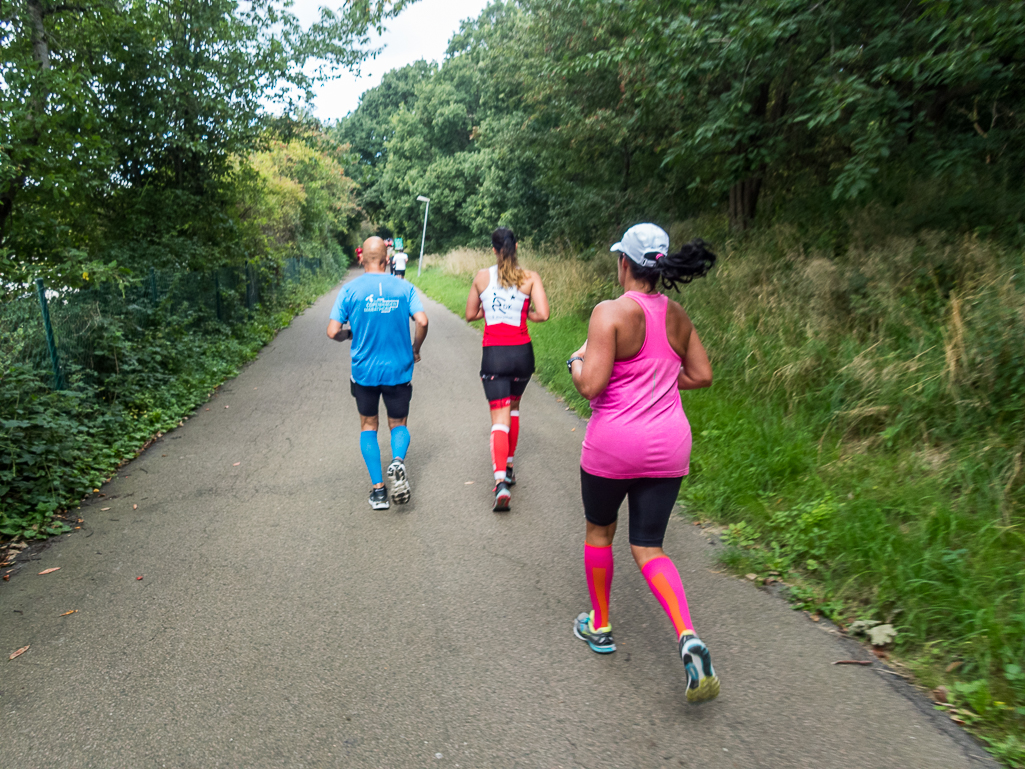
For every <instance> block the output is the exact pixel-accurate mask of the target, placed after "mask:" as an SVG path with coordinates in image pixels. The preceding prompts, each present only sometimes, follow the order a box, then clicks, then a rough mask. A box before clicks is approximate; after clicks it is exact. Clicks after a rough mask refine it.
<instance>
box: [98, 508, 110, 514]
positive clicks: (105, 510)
mask: <svg viewBox="0 0 1025 769" xmlns="http://www.w3.org/2000/svg"><path fill="white" fill-rule="evenodd" d="M108 510H110V508H109V507H101V508H100V512H101V513H105V512H107V511H108Z"/></svg>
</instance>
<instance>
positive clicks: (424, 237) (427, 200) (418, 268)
mask: <svg viewBox="0 0 1025 769" xmlns="http://www.w3.org/2000/svg"><path fill="white" fill-rule="evenodd" d="M416 199H417V200H419V201H420V202H421V203H426V204H427V205H426V207H425V208H424V231H423V234H422V235H421V236H420V261H418V262H417V263H416V275H417V277H420V271H421V270H422V269H423V266H424V242H425V241H426V240H427V212H428V211H430V210H431V199H430V198H425V197H424V196H423V195H417V196H416Z"/></svg>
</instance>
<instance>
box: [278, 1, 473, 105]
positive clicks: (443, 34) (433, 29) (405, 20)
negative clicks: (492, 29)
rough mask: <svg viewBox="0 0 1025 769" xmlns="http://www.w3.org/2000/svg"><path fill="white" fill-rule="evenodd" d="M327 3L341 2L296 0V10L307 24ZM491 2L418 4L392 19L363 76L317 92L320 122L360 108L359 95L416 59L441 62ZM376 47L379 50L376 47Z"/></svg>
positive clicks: (348, 77) (344, 79)
mask: <svg viewBox="0 0 1025 769" xmlns="http://www.w3.org/2000/svg"><path fill="white" fill-rule="evenodd" d="M323 5H330V6H331V7H337V6H339V5H340V3H339V2H338V0H333V1H332V0H327V1H325V0H295V5H294V6H293V7H292V9H291V10H292V12H293V13H295V15H296V16H298V17H299V18H300V20H302V21H303V23H305V24H309V23H311V22H313V21H315V20H316V19H318V18H319V16H320V13H319V8H320V7H321V6H323ZM486 5H487V0H419V2H417V3H415V4H413V5H412V6H410V7H409V8H407V9H406V10H405V11H403V12H402V14H401V15H400V16H399V17H398V18H397V19H393V20H392V21H391V22H390V24H389V26H388V28H387V29H386V30H385V33H384V35H383V36H382V37H381V38H380V44H381V45H383V46H384V50H383V51H382V52H381V54H380V55H379V56H378V57H377V58H376V59H372V60H370V61H368V62H366V63H365V64H364V65H363V71H362V73H361V76H360V77H358V78H357V77H354V76H353V75H350V74H349V73H347V72H346V73H344V74H343V75H342V77H340V78H338V79H337V80H332V81H330V82H328V83H325V84H323V85H322V86H320V88H318V89H317V99H316V102H315V105H314V112H315V114H316V116H317V117H319V118H320V119H321V120H337V119H338V118H341V117H345V116H346V115H347V114H348V113H350V112H351V111H352V110H354V109H356V107H358V106H359V97H360V95H361V94H362V93H363V92H364V91H366V90H367V89H369V88H373V87H374V86H376V85H379V84H380V82H381V77H382V76H383V75H384V73H385V72H388V71H389V70H393V69H395V68H396V67H404V66H405V65H407V64H411V63H412V62H414V61H417V60H418V59H426V60H427V61H437V62H440V61H441V60H442V59H443V58H444V57H445V49H446V48H447V47H448V40H449V38H450V37H452V35H453V34H454V33H455V32H456V31H457V30H458V29H459V22H461V21H462V20H463V19H468V18H476V17H477V16H479V15H480V12H481V11H483V10H484V7H485V6H486ZM374 47H378V46H377V45H376V44H375V46H374Z"/></svg>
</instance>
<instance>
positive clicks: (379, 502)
mask: <svg viewBox="0 0 1025 769" xmlns="http://www.w3.org/2000/svg"><path fill="white" fill-rule="evenodd" d="M370 506H371V507H372V508H374V510H387V509H388V508H389V507H391V505H390V504H388V489H386V488H384V486H382V487H381V488H379V489H371V490H370Z"/></svg>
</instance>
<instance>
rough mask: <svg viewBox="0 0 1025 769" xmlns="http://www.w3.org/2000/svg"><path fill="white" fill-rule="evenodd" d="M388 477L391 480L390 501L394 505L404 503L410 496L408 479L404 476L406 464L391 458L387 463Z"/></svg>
mask: <svg viewBox="0 0 1025 769" xmlns="http://www.w3.org/2000/svg"><path fill="white" fill-rule="evenodd" d="M388 479H389V480H390V481H391V501H392V502H394V503H395V504H396V505H404V504H406V503H407V502H408V501H409V498H410V496H411V494H410V491H409V479H408V478H407V477H406V465H405V464H404V463H403V461H402V460H401V459H393V460H392V461H391V464H390V465H388Z"/></svg>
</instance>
